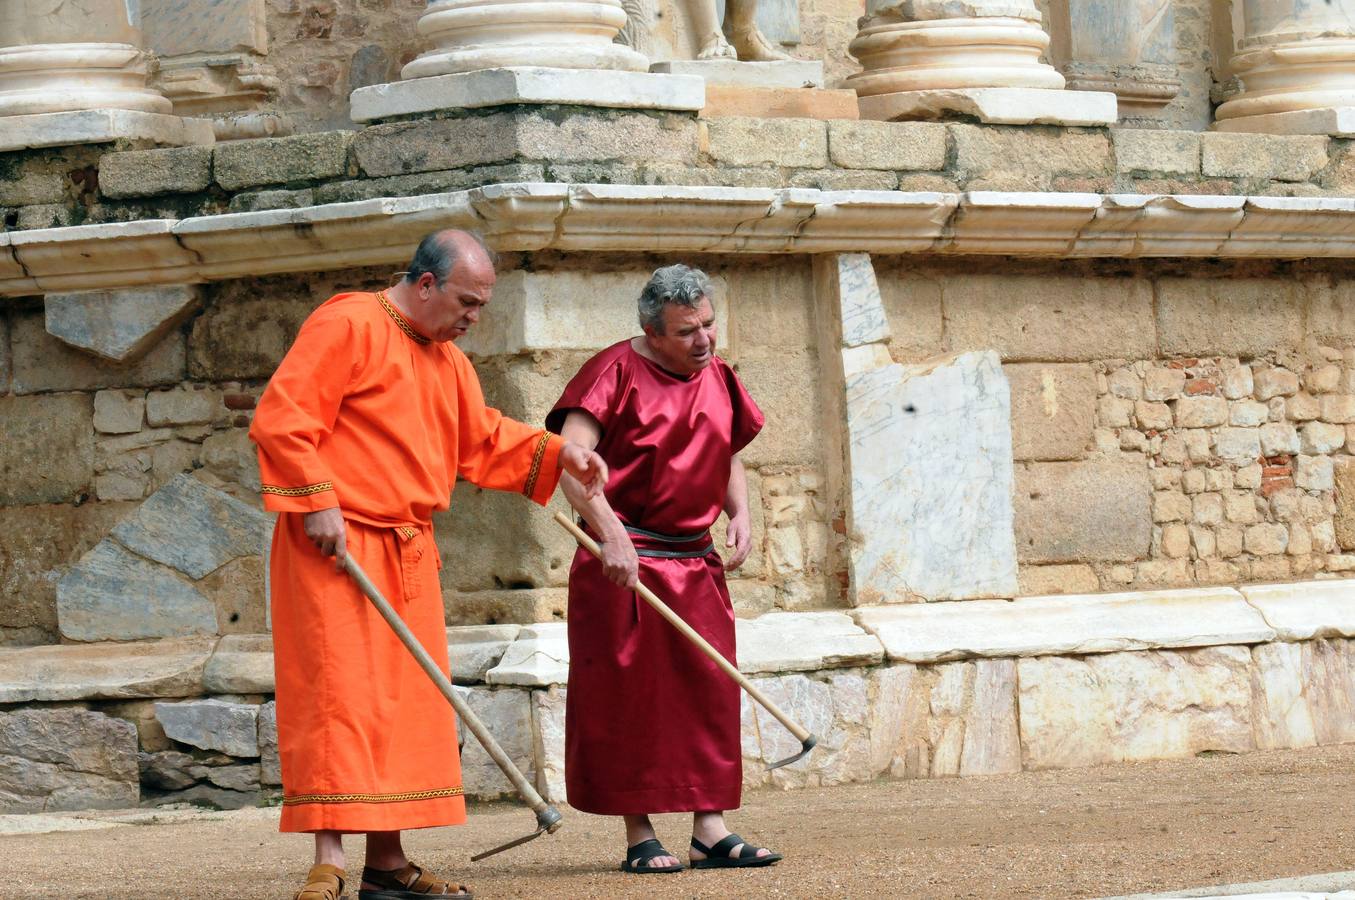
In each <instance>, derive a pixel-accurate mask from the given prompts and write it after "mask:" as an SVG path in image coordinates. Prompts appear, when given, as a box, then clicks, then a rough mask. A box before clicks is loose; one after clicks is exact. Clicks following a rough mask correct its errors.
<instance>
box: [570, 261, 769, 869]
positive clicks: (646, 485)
mask: <svg viewBox="0 0 1355 900" xmlns="http://www.w3.org/2000/svg"><path fill="white" fill-rule="evenodd" d="M711 293H712V290H711V284H710V280H709V279H708V278H707V277H706V276H705V274H704V273H702V272H700V271H699V270H696V269H691V268H688V267H687V266H684V265H675V266H668V267H666V268H663V269H659V270H658V271H657V272H655V273H654V276H653V277H652V278H651V279H650V281H649V284H648V285H646V286H645V289H644V291H643V292H642V293H641V295H640V300H639V315H640V325H641V327H642V328H643V330H644V334H643V335H641V336H640V337H636V338H631V339H629V340H625V341H622V342H621V343H619V344H615V345H613V346H611V347H608V348H607V349H606V350H603V351H602V352H601V353H599V354H598V355H597V356H595V357H593V358H592V359H591V360H589V361H588V363H586V364H585V365H584V367H583V368H582V369H581V370H580V371H579V373H578V374H577V375H576V376H574V379H573V380H572V381H571V382H570V383H569V386H568V387H567V388H565V392H564V394H563V396H561V397H560V400H559V401H558V402H557V403H556V404H555V408H554V409H552V410H551V412H550V415H549V416H548V417H547V419H546V427H547V428H548V429H550V430H551V431H555V432H557V433H559V434H560V435H561V436H563V437H564V438H565V439H566V440H569V441H571V442H574V443H578V444H581V445H583V446H585V447H593V448H596V450H597V452H598V453H600V454H601V455H602V458H603V459H604V460H605V461H606V463H607V467H608V469H609V471H610V473H611V479H610V481H609V482H608V484H607V488H606V491H605V495H599V496H595V497H592V498H590V497H588V496H587V492H586V491H585V490H584V488H583V485H581V484H580V483H579V482H577V481H575V480H573V479H572V478H570V477H569V476H566V477H565V478H564V479H563V480H562V482H561V485H562V488H563V490H564V492H565V496H566V497H567V498H568V499H569V501H570V503H571V504H572V505H573V506H574V508H575V509H576V510H578V512H579V513H580V514H581V515H582V516H583V518H584V520H585V523H586V525H587V527H588V528H589V530H591V532H592V534H593V535H594V536H595V537H597V538H598V539H599V541H600V542H601V544H602V551H603V558H602V560H600V561H599V560H597V559H595V558H594V557H593V556H592V555H591V554H589V553H587V552H586V551H584V550H582V549H580V550H579V551H578V553H577V554H576V555H575V557H574V564H573V567H572V568H571V569H570V573H569V654H570V669H569V690H568V694H567V699H566V705H565V784H566V788H567V791H568V796H569V803H570V805H571V806H573V807H574V808H575V809H578V810H581V811H584V812H591V813H598V814H602V815H619V816H623V817H624V818H625V825H626V844H627V847H628V849H627V852H626V861H625V862H624V863H623V864H622V869H623V870H624V871H627V872H636V873H660V872H676V871H678V870H680V869H682V868H683V866H682V864H681V863H680V862H679V861H678V860H677V858H676V857H674V856H673V855H672V854H671V853H669V852H668V851H667V850H665V849H664V848H663V846H662V845H661V844H660V843H659V841H658V840H657V839H656V838H655V835H654V828H653V826H652V824H651V823H650V820H649V816H650V814H652V813H667V812H692V813H694V814H695V815H694V816H693V819H692V843H691V851H690V857H691V864H692V867H693V868H716V867H720V868H724V867H735V866H738V867H743V866H763V865H768V864H770V863H773V862H776V861H777V860H778V859H780V858H781V857H780V856H779V855H777V854H774V853H771V852H769V851H768V850H765V849H763V848H760V847H755V846H753V845H752V844H748V843H745V842H744V841H743V839H742V838H740V837H739V836H738V835H733V834H731V833H730V831H729V829H728V828H727V827H726V826H725V821H724V811H725V810H729V809H736V808H737V807H738V805H739V797H740V791H741V789H742V784H743V772H742V759H741V755H740V739H739V688H738V686H737V685H735V684H734V682H733V681H731V680H730V679H729V678H728V677H727V676H726V675H724V673H722V672H721V671H720V670H719V669H718V668H717V667H716V665H715V664H714V663H713V662H711V661H710V659H708V658H707V657H706V656H704V655H703V654H702V653H701V652H700V651H699V650H698V649H697V648H696V647H695V646H693V645H692V644H691V643H690V642H688V641H687V639H686V638H684V637H683V636H682V635H681V634H680V633H679V632H678V631H677V630H676V629H675V628H673V627H672V626H671V625H669V624H668V623H667V622H665V621H664V620H663V619H662V618H660V616H659V615H658V613H656V612H654V610H653V609H651V608H650V607H649V606H648V605H647V604H645V603H644V602H643V601H641V600H640V599H639V597H638V596H637V595H636V593H635V592H634V587H635V584H636V580H637V577H638V579H639V580H642V581H643V582H644V583H645V585H646V586H648V587H649V588H650V589H651V590H653V591H654V592H655V593H656V594H657V595H658V596H659V597H660V598H661V599H662V600H663V601H664V602H665V603H667V604H668V605H669V606H670V607H672V608H673V609H674V610H675V611H676V612H677V613H678V615H680V616H682V618H683V619H685V620H686V621H687V623H688V624H690V625H691V626H692V627H693V628H694V629H696V631H698V632H699V633H700V634H701V635H702V636H704V637H705V638H706V640H708V641H710V643H711V644H712V645H713V646H714V647H715V648H716V649H717V650H719V651H720V652H721V653H722V654H724V656H725V657H726V658H727V659H729V660H730V661H731V662H732V661H734V609H733V606H732V605H731V603H730V601H729V591H728V589H727V588H726V587H725V578H724V569H725V564H724V563H723V562H722V561H721V559H720V556H719V554H718V553H716V552H715V548H714V545H713V543H712V541H711V537H710V527H711V525H712V524H714V522H715V520H716V519H717V518H718V517H719V515H720V511H721V510H723V511H724V512H725V514H726V515H728V516H729V528H728V539H727V541H726V546H727V547H729V548H732V553H731V555H730V559H729V563H728V565H729V567H730V568H735V567H737V566H738V565H740V564H741V563H742V562H743V561H744V559H745V558H746V557H747V556H748V550H749V547H750V543H751V527H750V524H749V511H748V490H747V480H746V476H745V475H744V470H743V464H742V463H741V462H740V461H739V458H738V452H739V451H740V450H741V449H742V448H743V447H744V446H746V445H747V444H748V442H749V441H751V440H752V439H753V438H754V437H755V436H756V435H757V433H758V431H760V430H761V428H762V422H763V418H762V412H761V410H759V409H758V408H757V405H756V404H755V403H754V402H753V400H752V398H751V397H749V396H748V393H747V392H746V391H745V390H744V387H743V385H742V383H740V381H739V379H738V376H736V375H735V374H734V372H733V370H732V369H730V368H729V366H728V365H726V364H725V363H724V361H723V360H721V359H719V358H718V357H716V356H715V353H714V350H715V313H714V310H713V309H712V306H711V299H712V298H711Z"/></svg>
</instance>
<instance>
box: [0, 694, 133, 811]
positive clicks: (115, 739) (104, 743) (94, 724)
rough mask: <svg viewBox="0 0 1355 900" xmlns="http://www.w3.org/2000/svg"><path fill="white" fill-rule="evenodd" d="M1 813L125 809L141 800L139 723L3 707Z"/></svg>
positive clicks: (0, 717) (0, 727)
mask: <svg viewBox="0 0 1355 900" xmlns="http://www.w3.org/2000/svg"><path fill="white" fill-rule="evenodd" d="M0 760H4V761H5V764H4V765H3V766H0V813H32V812H57V811H60V810H82V809H125V808H126V807H129V806H136V804H137V801H138V800H139V799H140V793H141V788H140V778H139V773H138V767H137V746H136V728H135V727H134V726H133V725H132V724H131V723H130V722H124V721H123V720H121V719H115V718H112V717H111V716H106V715H104V714H103V713H99V712H93V711H91V710H85V709H69V708H67V709H16V710H13V711H10V712H0Z"/></svg>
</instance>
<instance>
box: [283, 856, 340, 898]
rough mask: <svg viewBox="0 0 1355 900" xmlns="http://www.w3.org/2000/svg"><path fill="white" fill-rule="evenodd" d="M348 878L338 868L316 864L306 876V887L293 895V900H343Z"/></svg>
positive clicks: (325, 864) (326, 864) (327, 864)
mask: <svg viewBox="0 0 1355 900" xmlns="http://www.w3.org/2000/svg"><path fill="white" fill-rule="evenodd" d="M346 877H347V876H346V875H345V874H344V871H343V869H340V868H339V867H338V866H331V865H330V864H329V863H316V864H315V865H313V866H311V870H310V872H308V873H307V874H306V885H305V887H303V888H302V889H301V890H299V891H297V892H296V893H295V894H293V895H292V900H342V898H343V883H344V879H345V878H346Z"/></svg>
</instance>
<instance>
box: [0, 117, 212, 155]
mask: <svg viewBox="0 0 1355 900" xmlns="http://www.w3.org/2000/svg"><path fill="white" fill-rule="evenodd" d="M214 140H216V136H215V134H214V133H213V130H212V123H211V122H209V121H207V120H206V119H185V118H180V117H179V116H167V115H161V114H160V113H148V112H141V111H139V110H134V109H81V110H73V111H71V112H56V113H35V114H33V115H23V116H7V117H6V120H5V132H4V134H0V153H5V152H8V151H10V150H27V149H38V148H43V147H73V146H75V145H77V144H111V143H115V142H127V143H138V144H150V145H153V146H163V147H181V146H184V145H185V144H194V145H202V144H211V143H212V142H213V141H214Z"/></svg>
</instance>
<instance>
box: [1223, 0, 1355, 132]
mask: <svg viewBox="0 0 1355 900" xmlns="http://www.w3.org/2000/svg"><path fill="white" fill-rule="evenodd" d="M1243 28H1244V32H1243V36H1242V39H1241V40H1240V41H1238V44H1237V48H1236V49H1237V52H1236V55H1234V57H1233V59H1232V64H1231V66H1230V70H1231V71H1232V72H1233V74H1234V75H1235V77H1236V80H1237V82H1238V84H1239V86H1240V88H1241V91H1240V92H1239V93H1238V94H1237V95H1236V96H1234V97H1233V98H1232V99H1230V100H1228V101H1227V102H1225V103H1224V104H1222V105H1221V106H1220V107H1219V108H1218V110H1217V111H1216V112H1215V117H1216V119H1217V125H1216V127H1217V128H1218V129H1219V130H1221V131H1260V132H1269V133H1274V134H1327V133H1352V132H1355V0H1244V2H1243Z"/></svg>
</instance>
